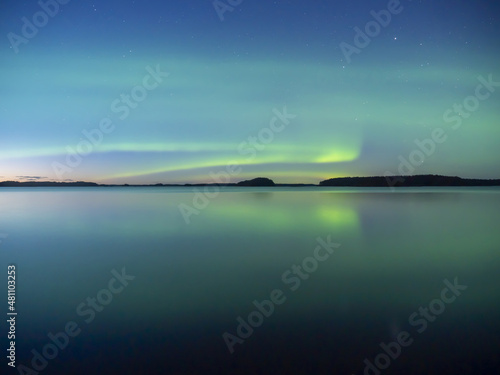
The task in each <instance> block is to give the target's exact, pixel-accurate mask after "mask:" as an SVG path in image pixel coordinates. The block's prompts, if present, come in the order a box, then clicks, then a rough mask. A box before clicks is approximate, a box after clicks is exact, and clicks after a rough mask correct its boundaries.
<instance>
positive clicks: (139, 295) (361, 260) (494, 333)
mask: <svg viewBox="0 0 500 375" xmlns="http://www.w3.org/2000/svg"><path fill="white" fill-rule="evenodd" d="M194 196H195V195H194V190H193V189H191V188H172V187H170V188H168V187H148V188H126V187H120V188H116V187H114V188H104V187H100V188H2V189H1V190H0V241H1V243H0V259H1V266H2V269H3V270H4V271H3V272H4V276H2V278H3V280H4V282H6V280H7V266H8V265H9V264H14V265H15V266H16V288H17V289H16V311H17V313H18V315H17V317H16V344H15V346H16V366H19V365H24V366H26V367H27V368H29V369H34V370H36V368H35V367H38V368H39V370H41V371H40V373H41V374H50V375H54V374H56V375H57V374H72V375H77V374H85V375H87V374H92V373H100V374H104V373H109V374H113V373H116V374H307V375H312V374H346V375H350V374H356V375H359V374H379V373H380V374H452V373H457V374H458V373H460V374H462V375H463V374H478V373H484V374H487V373H494V372H495V369H498V368H500V354H499V353H500V351H499V348H500V321H499V319H498V317H499V316H500V298H499V297H500V272H499V270H500V230H499V228H500V226H499V223H500V189H498V188H418V189H417V188H416V189H412V188H400V189H397V190H396V191H395V192H390V191H389V190H388V189H376V188H364V189H349V188H342V189H332V188H227V189H225V190H223V192H221V193H220V194H219V195H218V196H217V197H213V198H209V199H208V201H209V203H208V205H207V206H206V208H204V209H201V210H199V211H197V212H196V214H193V215H191V216H190V217H189V220H190V223H186V221H185V219H184V218H183V216H182V214H181V212H180V210H179V205H180V204H184V205H186V206H183V207H184V208H185V207H187V206H191V207H192V206H193V198H194ZM205 203H206V202H205ZM4 285H6V284H4ZM2 288H4V290H6V288H5V286H4V287H2ZM4 296H5V297H4V298H5V299H4V301H5V302H7V297H6V294H4ZM5 302H4V311H5V313H6V312H7V306H8V305H7V304H6V303H5ZM72 322H73V323H72ZM3 327H4V328H3V332H4V336H6V335H7V330H8V327H7V325H5V323H4V326H3ZM65 330H66V332H65ZM61 332H63V333H61ZM59 333H60V334H59ZM70 333H71V334H72V336H71V335H70ZM51 337H52V338H51ZM2 342H4V345H3V346H6V347H5V348H4V347H2V351H3V352H4V354H5V352H6V350H5V349H8V346H7V339H6V338H4V339H3V340H2ZM381 343H382V345H381ZM57 345H58V346H57ZM384 348H385V349H384ZM3 357H4V360H3V361H2V362H3V363H2V365H1V366H2V367H3V368H4V369H5V367H7V363H6V362H7V361H8V360H7V359H5V355H4V356H3ZM9 370H11V369H9ZM97 370H98V371H97ZM2 371H3V370H2ZM9 373H17V372H16V371H15V370H14V369H12V371H9ZM21 373H22V372H21ZM26 373H29V372H26Z"/></svg>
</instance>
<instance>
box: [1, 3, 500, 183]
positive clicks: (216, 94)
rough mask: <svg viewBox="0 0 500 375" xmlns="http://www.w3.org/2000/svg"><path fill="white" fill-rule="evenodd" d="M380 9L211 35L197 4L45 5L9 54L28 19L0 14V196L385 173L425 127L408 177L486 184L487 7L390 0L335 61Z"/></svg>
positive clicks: (270, 6) (249, 19)
mask: <svg viewBox="0 0 500 375" xmlns="http://www.w3.org/2000/svg"><path fill="white" fill-rule="evenodd" d="M393 1H394V0H391V1H389V2H387V1H377V2H369V1H355V2H353V1H347V0H342V1H338V2H331V1H330V2H329V1H326V0H321V1H316V2H314V3H309V2H305V1H298V0H292V1H286V2H285V1H275V2H268V1H248V0H244V1H241V2H238V1H232V3H233V4H236V3H238V5H236V6H231V7H230V8H231V10H228V11H227V12H225V13H224V15H223V20H221V18H220V17H219V14H218V12H217V10H216V9H215V8H214V4H213V2H212V1H203V2H202V1H194V0H190V1H185V0H184V1H171V2H160V1H114V0H113V1H106V2H90V1H66V2H65V1H61V2H60V3H55V4H57V12H56V11H55V9H56V8H54V7H52V8H49V9H52V11H53V16H50V17H47V23H46V25H44V26H42V27H39V28H38V31H37V32H36V35H34V36H33V37H32V38H25V40H26V42H23V43H20V44H17V45H16V46H13V44H12V34H10V33H14V34H16V35H18V36H22V35H23V32H22V29H23V24H24V21H23V17H26V20H28V21H30V22H35V23H36V22H42V21H43V17H42V18H40V17H41V16H39V17H38V19H36V17H35V20H34V19H33V17H34V15H35V14H37V12H40V10H41V9H43V8H42V7H41V5H40V4H39V3H37V2H36V1H6V2H3V3H2V5H0V14H1V16H0V17H1V18H0V21H1V25H0V28H1V30H0V31H1V35H3V43H2V44H1V45H0V61H1V63H0V64H1V68H2V86H1V89H0V129H1V132H0V180H33V179H41V180H73V181H77V180H85V181H95V182H101V183H187V182H210V181H211V177H210V176H211V173H217V172H219V171H221V170H224V169H225V168H226V166H227V164H232V165H237V166H239V167H240V168H241V172H240V173H238V176H235V181H236V180H241V179H243V178H248V177H256V176H265V177H269V178H272V179H273V180H274V181H276V182H281V183H287V182H312V183H317V182H319V181H320V180H322V179H326V178H331V177H339V176H370V175H383V174H384V173H385V172H386V171H392V172H394V173H397V171H398V166H399V164H400V160H401V158H400V157H402V158H404V159H408V157H409V155H411V153H412V151H414V150H416V149H418V148H417V146H416V143H415V141H416V140H417V141H422V140H425V139H428V138H431V134H432V132H433V130H434V129H437V128H440V129H443V130H444V132H445V133H446V140H445V141H444V142H442V143H440V144H438V145H436V147H435V152H432V153H430V154H429V155H426V157H425V158H424V160H421V163H419V164H418V165H416V166H415V168H414V173H415V174H443V175H458V176H461V177H466V178H499V175H498V165H499V162H500V154H499V153H498V149H499V140H500V126H499V125H500V111H499V108H500V106H499V104H500V87H499V84H498V82H500V67H499V65H498V62H499V61H500V60H499V57H500V45H499V44H498V40H499V36H500V33H499V23H498V15H499V14H500V12H499V10H500V9H499V5H498V3H496V2H493V1H477V2H458V3H457V2H451V1H444V2H439V3H438V2H433V1H430V0H429V1H408V0H406V1H403V0H402V1H401V2H400V4H399V6H400V7H402V11H401V12H399V13H398V14H393V15H392V16H391V19H390V21H389V22H388V23H387V25H386V26H383V25H382V26H380V32H379V33H377V35H376V36H374V37H372V38H370V41H369V43H367V45H366V46H364V47H363V48H360V49H359V51H360V52H359V53H356V54H353V55H351V56H349V58H348V59H346V56H345V54H344V53H343V52H342V48H341V44H342V43H349V44H351V45H355V34H356V33H355V28H359V29H360V30H362V31H363V30H365V31H366V29H365V26H366V25H367V24H368V23H369V22H373V20H374V17H373V14H372V13H371V12H380V11H382V10H385V9H388V4H391V2H393ZM41 3H42V4H48V3H51V4H54V3H53V2H51V1H50V0H49V1H43V0H42V1H41ZM222 3H226V4H228V3H229V2H224V1H222ZM393 5H394V3H393ZM219 12H220V9H219ZM379 14H380V13H379ZM368 31H369V30H368ZM9 35H10V37H9ZM16 50H17V53H16ZM152 70H153V71H157V72H158V71H161V72H163V73H161V74H160V76H159V77H158V73H156V78H159V79H156V80H155V74H154V73H153V74H152V73H151V71H152ZM167 74H168V76H167ZM148 75H150V76H151V78H150V79H146V77H147V76H148ZM488 77H490V78H491V81H492V82H495V83H496V86H495V84H493V85H492V86H491V88H492V90H490V91H489V93H490V95H489V96H488V97H487V98H485V99H481V100H478V101H477V103H476V102H474V101H471V100H470V99H469V100H468V99H467V98H468V97H470V96H473V97H474V96H475V95H476V94H475V92H476V88H477V86H478V84H479V83H480V82H481V79H483V80H485V79H488ZM137 87H139V88H137ZM483 95H484V92H483ZM471 103H472V104H471ZM476 104H477V105H476ZM124 107H125V108H124ZM471 109H472V110H471ZM449 110H451V111H452V112H450V115H449V116H448V119H449V118H450V116H455V117H456V116H458V119H459V120H460V122H461V125H460V126H459V127H458V126H454V125H455V124H456V121H458V120H455V121H446V116H445V113H447V111H449ZM284 112H285V113H286V112H287V113H288V114H289V117H288V118H286V119H285V120H284V121H283V118H282V117H283V116H281V117H280V115H279V114H281V115H282V114H283V113H284ZM276 118H277V120H275V121H273V119H276ZM103 121H104V125H102V124H103ZM100 126H103V128H105V129H106V130H107V132H104V131H101V132H100V133H101V134H100V135H99V136H97V135H96V134H97V133H95V132H94V133H92V132H93V131H94V130H95V129H100ZM265 129H267V130H265ZM277 129H279V130H277ZM85 134H94V135H95V137H96V138H94V140H96V142H95V144H93V145H92V146H91V149H86V150H83V151H84V152H80V153H81V154H85V155H78V154H72V153H78V145H79V144H81V142H82V141H88V140H89V137H91V136H89V137H87V136H86V135H85ZM101 136H102V137H101ZM97 140H98V142H97ZM80 151H82V149H81V150H80ZM68 158H70V159H71V158H73V159H71V160H77V161H76V162H75V163H74V165H73V166H71V167H68V168H67V169H65V170H64V173H59V174H58V173H56V170H55V169H54V166H55V165H59V166H60V165H63V166H64V165H66V166H67V165H68ZM78 158H79V159H78Z"/></svg>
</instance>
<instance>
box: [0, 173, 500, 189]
mask: <svg viewBox="0 0 500 375" xmlns="http://www.w3.org/2000/svg"><path fill="white" fill-rule="evenodd" d="M203 186H227V187H388V188H393V187H438V186H443V187H446V186H448V187H452V186H500V179H466V178H460V177H456V176H453V177H450V176H441V175H415V176H386V177H381V176H373V177H338V178H331V179H328V180H324V181H321V182H320V183H319V184H303V183H293V184H277V183H274V182H273V181H272V180H271V179H268V178H264V177H258V178H254V179H252V180H245V181H240V182H237V183H197V184H163V183H157V184H98V183H95V182H85V181H76V182H54V181H27V182H20V181H3V182H0V187H187V188H189V187H203Z"/></svg>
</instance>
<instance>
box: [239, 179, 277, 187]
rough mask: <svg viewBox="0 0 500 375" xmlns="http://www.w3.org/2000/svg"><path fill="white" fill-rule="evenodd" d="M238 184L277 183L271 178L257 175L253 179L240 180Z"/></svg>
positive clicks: (267, 184) (273, 184)
mask: <svg viewBox="0 0 500 375" xmlns="http://www.w3.org/2000/svg"><path fill="white" fill-rule="evenodd" d="M236 186H276V184H275V183H274V181H273V180H271V179H269V178H265V177H257V178H254V179H252V180H245V181H240V182H238V183H237V184H236Z"/></svg>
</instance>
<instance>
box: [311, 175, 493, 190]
mask: <svg viewBox="0 0 500 375" xmlns="http://www.w3.org/2000/svg"><path fill="white" fill-rule="evenodd" d="M319 185H320V186H349V187H387V186H389V187H418V186H500V180H483V179H468V178H460V177H456V176H454V177H450V176H440V175H433V174H426V175H416V176H386V177H381V176H376V177H339V178H331V179H329V180H324V181H321V182H320V183H319Z"/></svg>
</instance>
